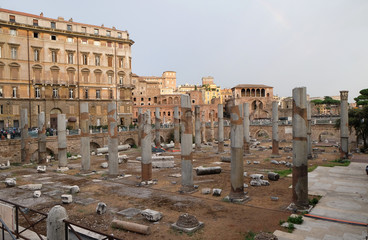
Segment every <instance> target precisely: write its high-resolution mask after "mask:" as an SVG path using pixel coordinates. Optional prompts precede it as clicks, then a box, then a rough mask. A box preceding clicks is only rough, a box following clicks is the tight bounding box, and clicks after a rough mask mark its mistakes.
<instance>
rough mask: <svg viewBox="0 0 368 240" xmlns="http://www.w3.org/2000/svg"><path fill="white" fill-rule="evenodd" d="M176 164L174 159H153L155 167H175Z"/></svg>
mask: <svg viewBox="0 0 368 240" xmlns="http://www.w3.org/2000/svg"><path fill="white" fill-rule="evenodd" d="M174 166H175V163H174V161H173V160H172V161H171V160H169V161H168V160H165V161H153V162H152V167H153V168H173V167H174Z"/></svg>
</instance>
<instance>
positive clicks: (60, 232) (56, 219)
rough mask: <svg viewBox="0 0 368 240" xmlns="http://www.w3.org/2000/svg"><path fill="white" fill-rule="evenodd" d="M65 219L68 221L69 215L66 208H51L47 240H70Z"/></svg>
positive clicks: (48, 216) (57, 206) (48, 217)
mask: <svg viewBox="0 0 368 240" xmlns="http://www.w3.org/2000/svg"><path fill="white" fill-rule="evenodd" d="M64 219H68V214H67V213H66V210H65V208H63V207H62V206H60V205H56V206H54V207H53V208H51V210H50V212H49V214H48V215H47V239H50V240H51V239H52V240H65V239H69V237H68V236H65V234H68V231H65V223H64Z"/></svg>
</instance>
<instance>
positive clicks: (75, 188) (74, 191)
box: [69, 185, 80, 194]
mask: <svg viewBox="0 0 368 240" xmlns="http://www.w3.org/2000/svg"><path fill="white" fill-rule="evenodd" d="M79 191H80V189H79V187H78V186H77V185H74V186H71V188H70V189H69V192H70V193H71V194H75V193H79Z"/></svg>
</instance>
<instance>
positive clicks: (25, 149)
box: [20, 108, 30, 163]
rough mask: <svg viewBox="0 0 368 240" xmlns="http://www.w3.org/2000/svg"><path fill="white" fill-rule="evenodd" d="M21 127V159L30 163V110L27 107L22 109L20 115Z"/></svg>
mask: <svg viewBox="0 0 368 240" xmlns="http://www.w3.org/2000/svg"><path fill="white" fill-rule="evenodd" d="M20 128H21V139H20V148H21V152H20V155H21V161H22V162H24V163H29V161H30V155H29V144H28V143H29V136H28V111H27V108H23V109H22V110H21V115H20Z"/></svg>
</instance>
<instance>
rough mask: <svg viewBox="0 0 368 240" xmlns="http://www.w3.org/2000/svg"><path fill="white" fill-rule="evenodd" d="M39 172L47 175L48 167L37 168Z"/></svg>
mask: <svg viewBox="0 0 368 240" xmlns="http://www.w3.org/2000/svg"><path fill="white" fill-rule="evenodd" d="M37 172H38V173H45V172H46V166H37Z"/></svg>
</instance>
